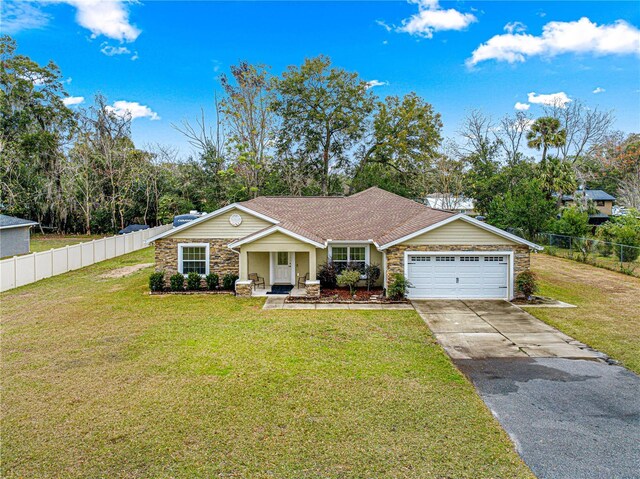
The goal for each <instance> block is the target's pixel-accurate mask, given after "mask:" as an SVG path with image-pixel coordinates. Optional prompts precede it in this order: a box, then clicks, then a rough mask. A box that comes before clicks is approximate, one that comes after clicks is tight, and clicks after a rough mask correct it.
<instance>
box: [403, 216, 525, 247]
mask: <svg viewBox="0 0 640 479" xmlns="http://www.w3.org/2000/svg"><path fill="white" fill-rule="evenodd" d="M402 244H406V245H423V244H443V245H454V244H455V245H492V244H506V245H514V244H517V243H515V242H514V241H511V240H509V239H507V238H503V237H502V236H498V235H496V234H494V233H491V232H490V231H487V230H485V229H482V228H480V227H479V226H475V225H472V224H470V223H467V222H466V221H464V220H456V221H453V222H451V223H448V224H446V225H444V226H440V227H439V228H436V229H434V230H432V231H429V232H427V233H424V234H422V235H420V236H416V237H415V238H412V239H410V240H407V241H404V242H403V243H402Z"/></svg>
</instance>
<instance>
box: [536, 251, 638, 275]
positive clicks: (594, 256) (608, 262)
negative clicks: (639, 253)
mask: <svg viewBox="0 0 640 479" xmlns="http://www.w3.org/2000/svg"><path fill="white" fill-rule="evenodd" d="M545 248H547V251H546V252H547V253H550V254H551V253H553V254H552V256H558V257H560V258H567V259H571V260H573V261H579V258H580V257H581V255H580V254H579V253H578V252H577V251H572V250H570V249H567V248H559V247H557V246H545ZM616 255H617V256H616ZM585 259H586V263H587V264H590V265H592V266H597V267H599V268H605V269H609V270H611V271H616V272H620V271H625V272H626V274H629V275H631V276H637V277H640V260H639V259H635V260H634V261H623V262H622V263H621V262H620V253H619V250H616V249H614V253H612V254H611V255H609V256H602V255H600V254H598V252H597V251H594V252H591V253H589V254H588V255H587V257H586V258H585Z"/></svg>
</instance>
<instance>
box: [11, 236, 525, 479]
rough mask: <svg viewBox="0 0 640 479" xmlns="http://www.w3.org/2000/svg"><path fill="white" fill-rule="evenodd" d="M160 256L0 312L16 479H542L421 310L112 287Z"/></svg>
mask: <svg viewBox="0 0 640 479" xmlns="http://www.w3.org/2000/svg"><path fill="white" fill-rule="evenodd" d="M152 256H153V253H152V250H151V249H147V250H143V251H138V252H135V253H132V254H130V255H127V256H123V257H120V258H117V259H115V260H111V261H107V262H103V263H99V264H97V265H94V266H92V267H90V268H86V269H83V270H79V271H76V272H72V273H69V274H66V275H63V276H58V277H55V278H51V279H48V280H44V281H42V282H39V283H35V284H32V285H29V286H26V287H23V288H19V289H17V290H14V291H11V292H8V293H5V294H3V295H1V296H0V300H1V301H2V328H3V341H2V388H3V395H2V423H1V433H2V463H1V464H2V466H1V473H0V475H1V476H2V477H38V478H47V477H52V478H53V477H55V478H60V477H109V478H115V477H128V478H132V477H141V478H142V477H145V478H146V477H154V478H158V477H167V478H168V477H189V478H190V477H206V478H210V477H252V478H267V477H269V478H293V477H295V478H321V477H322V478H356V477H357V478H365V477H370V478H384V477H387V478H441V477H451V478H481V477H487V478H489V477H501V478H515V477H518V478H520V477H524V478H531V477H533V476H532V475H531V473H530V472H529V470H528V469H527V468H526V466H525V465H524V464H523V462H522V461H521V460H520V458H519V457H518V456H517V454H516V453H515V452H514V448H513V445H512V444H511V443H510V441H509V440H508V438H507V435H506V434H505V433H504V431H502V429H501V428H500V427H499V425H498V423H497V422H496V421H495V420H494V418H493V417H492V415H491V413H490V412H489V411H488V410H487V409H486V407H485V406H484V404H483V403H482V401H481V400H480V398H479V397H478V396H477V395H476V393H475V391H474V389H473V387H472V386H471V384H470V383H469V382H468V381H467V380H466V379H465V378H464V377H463V376H462V375H461V374H460V373H459V372H458V371H457V370H456V369H455V368H454V367H453V366H452V364H451V362H450V361H449V359H448V358H447V356H446V355H445V354H444V352H443V351H442V349H441V348H440V347H439V346H438V345H437V344H436V343H435V341H434V338H433V337H432V335H431V334H430V333H429V331H428V329H427V327H426V326H425V325H424V324H423V323H422V321H421V320H420V318H419V317H418V315H417V314H415V312H413V311H334V310H328V311H295V310H294V311H291V310H289V311H286V310H270V311H263V310H261V307H262V303H263V301H264V299H248V300H240V299H237V298H234V297H229V296H204V295H203V296H170V295H168V296H150V295H148V294H147V292H148V290H147V278H148V274H149V271H150V270H149V269H146V270H143V271H140V272H137V273H135V274H133V275H132V276H129V277H125V278H119V279H105V278H99V277H98V276H99V275H100V274H101V273H104V272H105V271H107V270H109V269H113V268H116V267H122V266H125V265H132V264H139V263H148V262H151V261H152Z"/></svg>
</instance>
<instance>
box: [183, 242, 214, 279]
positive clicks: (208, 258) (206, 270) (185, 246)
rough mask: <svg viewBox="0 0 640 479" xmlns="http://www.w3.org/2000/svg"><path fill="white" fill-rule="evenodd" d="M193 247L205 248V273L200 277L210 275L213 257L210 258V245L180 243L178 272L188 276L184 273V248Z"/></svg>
mask: <svg viewBox="0 0 640 479" xmlns="http://www.w3.org/2000/svg"><path fill="white" fill-rule="evenodd" d="M191 246H198V247H202V246H204V247H205V253H206V260H205V264H206V265H205V273H204V274H201V275H200V276H202V277H204V276H206V275H208V274H209V264H210V263H211V257H210V256H209V243H178V272H179V273H180V274H182V275H184V276H186V275H185V274H184V273H183V272H182V248H188V247H191Z"/></svg>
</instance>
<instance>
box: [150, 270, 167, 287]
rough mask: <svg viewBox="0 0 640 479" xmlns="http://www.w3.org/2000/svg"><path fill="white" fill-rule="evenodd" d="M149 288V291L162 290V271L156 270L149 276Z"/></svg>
mask: <svg viewBox="0 0 640 479" xmlns="http://www.w3.org/2000/svg"><path fill="white" fill-rule="evenodd" d="M149 289H150V290H151V291H162V290H164V271H156V272H155V273H151V275H150V276H149Z"/></svg>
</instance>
